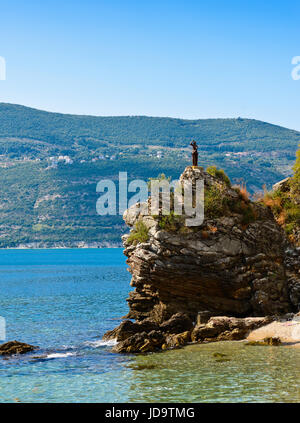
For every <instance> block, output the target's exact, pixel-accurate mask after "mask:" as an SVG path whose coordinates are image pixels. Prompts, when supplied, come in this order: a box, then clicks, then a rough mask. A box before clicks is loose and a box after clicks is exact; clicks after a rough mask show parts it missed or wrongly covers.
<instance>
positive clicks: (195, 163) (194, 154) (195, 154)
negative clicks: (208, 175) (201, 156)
mask: <svg viewBox="0 0 300 423" xmlns="http://www.w3.org/2000/svg"><path fill="white" fill-rule="evenodd" d="M191 146H192V147H193V151H192V159H193V166H198V146H197V143H196V141H194V140H193V141H192V142H191Z"/></svg>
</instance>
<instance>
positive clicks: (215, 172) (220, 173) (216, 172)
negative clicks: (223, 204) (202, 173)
mask: <svg viewBox="0 0 300 423" xmlns="http://www.w3.org/2000/svg"><path fill="white" fill-rule="evenodd" d="M206 172H207V173H209V174H210V175H211V176H214V177H215V178H217V179H220V180H221V181H223V182H225V184H226V185H227V186H228V187H229V188H230V187H231V182H230V179H229V178H228V176H227V175H226V173H225V172H224V170H223V169H218V168H217V167H216V166H208V168H207V169H206Z"/></svg>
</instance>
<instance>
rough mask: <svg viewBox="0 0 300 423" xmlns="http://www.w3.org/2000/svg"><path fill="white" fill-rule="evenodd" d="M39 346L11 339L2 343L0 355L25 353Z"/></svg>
mask: <svg viewBox="0 0 300 423" xmlns="http://www.w3.org/2000/svg"><path fill="white" fill-rule="evenodd" d="M36 349H37V347H34V346H33V345H29V344H25V343H23V342H19V341H10V342H6V343H5V344H2V345H0V355H14V354H25V353H27V352H31V351H34V350H36Z"/></svg>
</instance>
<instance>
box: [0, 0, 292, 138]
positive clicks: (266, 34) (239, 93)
mask: <svg viewBox="0 0 300 423" xmlns="http://www.w3.org/2000/svg"><path fill="white" fill-rule="evenodd" d="M0 5H1V8H0V13H1V25H0V56H3V57H5V59H6V64H7V71H6V72H7V79H6V81H0V101H3V102H9V103H17V104H24V105H27V106H31V107H36V108H40V109H44V110H50V111H57V112H63V113H76V114H93V115H151V116H171V117H181V118H187V119H196V118H215V117H238V116H242V117H249V118H255V119H260V120H265V121H268V122H272V123H276V124H279V125H283V126H286V127H289V128H294V129H298V130H300V119H299V105H300V80H298V81H295V80H293V79H292V77H291V71H292V68H293V65H292V64H291V60H292V58H293V57H294V56H300V31H299V16H300V4H299V1H289V0H287V1H284V2H283V1H274V0H273V1H265V2H261V1H256V0H252V1H245V0H244V1H230V0H227V1H205V2H204V1H201V0H199V1H189V0H186V1H176V0H172V1H169V0H165V1H164V0H161V1H156V0H151V1H143V0H140V1H133V0H132V1H126V0H123V1H116V0H109V1H101V0H97V1H93V0H85V1H83V0H82V1H76V0H73V1H68V0H64V1H56V0H52V1H48V0H43V1H41V0H39V1H31V0H27V1H26V2H25V1H24V0H22V1H14V0H11V1H9V2H6V1H1V0H0Z"/></svg>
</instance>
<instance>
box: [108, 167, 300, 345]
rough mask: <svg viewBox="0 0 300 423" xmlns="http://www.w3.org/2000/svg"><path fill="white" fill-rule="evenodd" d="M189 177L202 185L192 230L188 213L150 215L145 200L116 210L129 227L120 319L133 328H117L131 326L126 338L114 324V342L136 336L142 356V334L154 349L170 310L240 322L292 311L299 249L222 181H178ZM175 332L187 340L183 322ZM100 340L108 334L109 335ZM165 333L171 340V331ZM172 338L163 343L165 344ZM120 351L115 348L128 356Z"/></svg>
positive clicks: (299, 283) (191, 172) (193, 174)
mask: <svg viewBox="0 0 300 423" xmlns="http://www.w3.org/2000/svg"><path fill="white" fill-rule="evenodd" d="M221 176H222V175H221ZM197 179H203V180H204V184H205V220H204V222H203V223H202V224H201V225H200V226H196V227H186V226H185V224H184V221H185V218H186V217H189V216H180V217H177V216H175V215H174V214H173V215H171V216H170V217H168V218H165V217H163V216H151V215H150V214H149V213H148V204H147V203H142V204H136V205H134V206H132V207H131V208H130V209H128V210H127V211H126V212H125V213H124V220H125V222H126V223H127V225H129V226H130V227H132V230H131V234H130V235H125V236H123V242H124V246H125V251H124V253H125V255H126V256H127V257H128V260H127V263H128V265H129V270H130V272H131V273H132V280H131V285H132V286H133V287H134V288H135V289H134V291H133V292H131V293H130V295H129V298H128V299H127V301H128V303H129V307H130V311H129V313H128V315H127V316H126V317H127V318H129V319H135V320H136V321H137V323H135V324H134V323H132V324H131V323H128V322H127V323H123V325H124V324H125V326H126V325H127V326H128V327H129V329H130V325H138V326H135V329H134V330H133V331H132V330H131V332H130V330H129V331H127V334H126V331H125V332H124V331H123V330H122V328H121V326H120V328H121V333H122V332H123V337H122V336H121V337H120V338H119V339H118V340H120V341H122V342H125V343H126V342H127V344H128V346H129V345H130V344H132V342H131V341H130V337H135V338H138V337H139V339H134V343H135V344H137V341H138V342H139V343H140V344H139V345H140V347H141V346H143V345H144V346H145V343H146V344H147V346H148V347H147V346H146V347H144V348H145V349H146V351H148V350H149V348H150V346H149V345H150V344H151V342H150V341H149V339H148V338H147V334H150V333H152V335H151V336H152V338H153V339H155V342H154V344H155V343H156V344H155V345H156V347H157V348H161V347H162V346H163V345H165V344H166V337H167V335H164V339H162V337H160V336H159V335H158V334H159V333H160V334H161V333H165V332H166V331H164V330H163V325H164V322H165V321H167V320H168V319H170V318H171V317H172V316H173V315H174V314H176V313H181V315H184V316H185V319H187V318H189V319H191V321H193V322H195V321H196V318H197V315H198V313H199V312H201V311H209V312H210V315H212V316H220V315H221V316H235V317H246V316H247V317H248V316H267V315H279V314H283V313H287V312H290V311H296V310H297V308H298V305H299V303H300V279H299V262H298V261H297V260H298V257H299V251H297V250H296V249H294V248H293V247H292V246H291V245H290V244H289V242H288V240H287V238H286V236H285V233H284V231H283V230H282V229H281V228H280V226H279V225H278V224H277V222H276V221H275V220H274V218H273V215H272V212H271V210H270V209H269V208H268V207H266V206H264V205H263V204H259V203H252V202H250V201H249V200H248V198H247V196H246V194H245V193H242V192H241V191H240V190H239V189H233V188H231V186H230V184H229V183H228V181H226V179H225V178H222V177H220V175H217V176H212V175H210V174H208V173H206V172H204V171H203V169H202V168H196V169H195V168H192V167H187V168H186V169H185V171H184V172H183V174H182V175H181V177H180V182H181V184H183V183H184V181H185V180H186V181H192V182H193V183H194V184H195V182H196V180H197ZM174 195H179V194H178V192H177V194H176V192H175V194H174ZM180 195H181V193H180ZM150 201H151V199H149V200H148V203H149V202H150ZM141 225H142V229H143V233H142V237H141V239H139V230H140V229H141ZM137 228H139V229H137ZM145 230H146V231H147V236H145ZM132 235H134V236H132ZM287 250H288V251H289V257H288V258H287V254H286V251H287ZM139 325H141V326H140V327H139ZM143 325H144V327H142V326H143ZM146 327H148V331H147V329H145V328H146ZM127 329H128V328H127ZM131 329H132V327H131ZM175 332H176V333H177V334H179V333H181V334H183V333H185V339H186V340H189V339H190V336H191V328H187V327H184V325H183V327H182V328H180V329H179V328H178V329H177V331H175ZM124 333H125V335H124ZM167 334H168V336H170V333H169V332H168V331H167ZM219 335H220V333H218V336H219ZM106 336H108V337H115V333H114V332H113V333H108V334H107V335H106ZM119 336H120V334H119ZM151 336H150V338H151ZM172 336H173V338H172V339H173V341H174V331H173V334H172ZM195 336H196V335H195ZM195 336H194V338H195ZM147 339H148V340H147ZM132 341H133V340H132ZM173 341H171V340H170V339H169V345H172V342H173ZM178 342H179V341H178ZM154 344H153V345H154ZM167 345H168V342H167ZM126 348H127V347H126V345H125V347H124V348H123V347H122V346H121V347H120V348H118V347H117V348H116V350H117V351H127V352H128V351H130V348H129V350H128V348H127V349H126ZM147 348H148V349H147ZM133 350H134V351H136V350H139V347H137V348H133ZM132 352H133V351H132Z"/></svg>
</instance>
